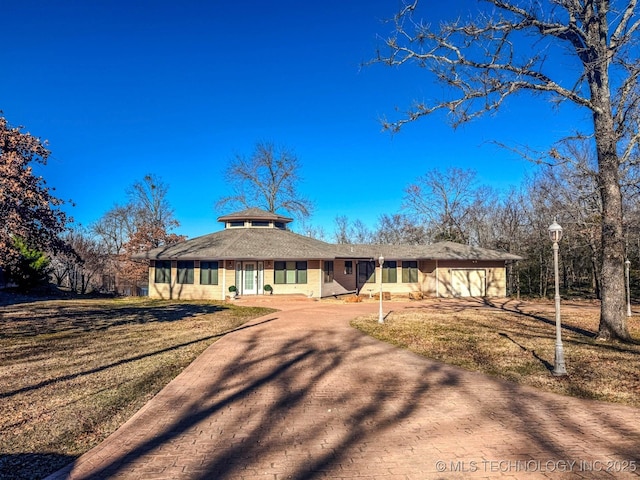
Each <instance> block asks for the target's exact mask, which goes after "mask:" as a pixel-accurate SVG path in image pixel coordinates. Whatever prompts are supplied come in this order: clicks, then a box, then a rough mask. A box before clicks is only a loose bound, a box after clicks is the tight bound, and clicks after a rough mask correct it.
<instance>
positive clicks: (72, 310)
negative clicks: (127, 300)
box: [0, 302, 229, 338]
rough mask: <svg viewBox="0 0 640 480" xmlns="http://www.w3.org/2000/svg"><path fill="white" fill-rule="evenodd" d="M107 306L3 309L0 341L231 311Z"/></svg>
mask: <svg viewBox="0 0 640 480" xmlns="http://www.w3.org/2000/svg"><path fill="white" fill-rule="evenodd" d="M105 305H106V308H102V309H97V308H95V307H87V308H82V307H81V306H80V307H79V306H78V305H75V304H74V305H69V306H65V304H64V302H62V303H59V304H58V303H56V305H55V306H49V305H46V304H43V305H39V304H38V303H35V304H33V305H32V304H30V305H29V306H22V307H14V308H10V309H3V310H0V338H9V337H31V336H36V335H48V334H60V333H69V334H73V333H75V332H93V331H102V330H107V329H109V328H113V327H117V326H120V325H127V324H131V323H137V324H145V323H151V322H175V321H179V320H184V319H187V318H190V317H196V316H198V315H206V314H211V313H216V312H221V311H223V310H227V309H228V308H229V307H227V306H225V305H216V304H190V303H175V304H168V305H162V304H160V305H153V304H151V305H148V304H140V305H139V306H138V305H135V306H131V305H128V306H124V307H121V306H118V305H117V304H110V303H106V304H105ZM30 312H32V315H30V314H29V313H30Z"/></svg>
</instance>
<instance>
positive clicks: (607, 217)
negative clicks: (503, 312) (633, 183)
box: [582, 1, 631, 341]
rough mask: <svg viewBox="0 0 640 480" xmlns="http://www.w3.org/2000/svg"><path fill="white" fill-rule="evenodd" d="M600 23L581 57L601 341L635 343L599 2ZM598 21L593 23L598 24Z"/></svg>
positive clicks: (589, 34) (603, 20) (589, 29)
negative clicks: (597, 219) (594, 164)
mask: <svg viewBox="0 0 640 480" xmlns="http://www.w3.org/2000/svg"><path fill="white" fill-rule="evenodd" d="M596 5H597V12H598V14H602V13H604V15H601V18H599V19H598V21H594V22H591V24H589V25H587V44H589V45H590V46H591V48H590V49H587V50H585V51H583V53H582V56H583V57H584V59H585V67H586V74H587V81H588V83H589V89H590V93H591V102H592V105H593V126H594V135H595V139H596V152H597V156H598V186H599V187H600V195H601V198H602V231H601V234H602V258H601V261H602V263H601V265H602V268H601V270H600V275H601V277H600V279H601V283H600V289H601V294H602V301H601V302H600V305H601V306H600V326H599V327H598V338H599V339H601V340H614V339H617V340H625V341H628V340H631V336H630V335H629V330H628V329H627V317H626V299H625V295H626V289H625V277H624V260H625V257H624V234H623V225H622V191H621V189H620V159H619V158H618V150H617V142H618V137H617V132H616V128H615V123H614V117H613V107H612V103H611V88H610V85H609V59H610V51H609V46H608V45H607V38H608V35H607V34H608V24H607V16H606V13H607V9H608V2H607V1H601V2H596ZM594 19H595V18H594Z"/></svg>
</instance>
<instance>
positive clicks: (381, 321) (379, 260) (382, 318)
mask: <svg viewBox="0 0 640 480" xmlns="http://www.w3.org/2000/svg"><path fill="white" fill-rule="evenodd" d="M378 262H380V316H379V317H378V323H384V316H383V314H382V265H384V257H383V256H382V255H380V257H379V258H378Z"/></svg>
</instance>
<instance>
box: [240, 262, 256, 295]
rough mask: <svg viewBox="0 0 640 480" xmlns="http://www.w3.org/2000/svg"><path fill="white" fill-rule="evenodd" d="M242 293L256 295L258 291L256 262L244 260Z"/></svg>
mask: <svg viewBox="0 0 640 480" xmlns="http://www.w3.org/2000/svg"><path fill="white" fill-rule="evenodd" d="M242 293H244V294H245V295H256V294H257V293H258V268H257V265H256V262H244V273H243V280H242Z"/></svg>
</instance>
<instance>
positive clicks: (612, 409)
mask: <svg viewBox="0 0 640 480" xmlns="http://www.w3.org/2000/svg"><path fill="white" fill-rule="evenodd" d="M242 301H244V300H241V302H242ZM263 301H271V302H274V303H272V305H273V306H274V307H279V308H282V309H283V310H282V311H280V312H277V313H274V314H271V315H267V316H264V317H261V318H258V319H256V320H254V321H252V322H251V323H250V324H249V325H248V328H242V329H239V330H238V331H235V332H233V333H231V334H229V335H227V336H225V337H224V338H222V339H221V340H219V341H218V342H216V343H214V344H213V345H211V346H210V347H209V348H208V349H207V350H206V351H205V352H204V353H203V354H202V355H201V356H200V357H199V358H198V359H197V360H196V361H195V362H194V363H193V364H191V365H190V366H189V367H188V368H187V369H186V370H185V371H184V372H182V374H180V375H179V376H178V377H177V378H176V379H175V380H174V381H172V382H171V383H170V384H169V385H168V386H167V387H166V388H165V389H164V390H162V391H161V392H160V393H159V394H158V395H157V396H156V397H155V398H154V399H152V400H151V401H150V402H149V403H148V404H147V405H146V406H145V407H144V408H142V409H141V410H140V411H139V412H138V413H137V414H136V415H135V416H134V417H132V418H131V419H130V420H129V421H128V422H127V423H126V424H124V425H123V426H122V427H121V428H120V429H119V430H118V431H117V432H115V433H114V434H113V435H111V436H110V437H109V438H107V439H106V440H105V441H104V442H103V443H102V444H101V445H99V446H97V447H96V448H94V449H93V450H91V451H89V452H88V453H86V454H85V455H83V456H82V457H80V458H79V459H78V460H77V461H76V462H75V463H74V464H72V465H70V466H68V467H67V468H66V469H63V470H61V471H59V472H57V473H56V474H54V475H52V476H50V477H49V479H62V478H65V479H66V478H73V479H89V478H90V479H96V478H126V479H182V478H185V479H195V478H203V479H205V478H206V479H247V480H249V479H260V480H265V479H270V480H284V479H307V478H332V479H336V478H357V479H360V480H363V479H381V480H382V479H384V480H408V479H412V480H413V479H432V478H496V477H501V478H518V479H519V478H527V479H529V478H531V479H535V478H598V479H602V478H638V477H640V410H638V409H634V408H628V407H624V406H619V405H611V404H605V403H598V402H591V401H583V400H577V399H572V398H567V397H562V396H557V395H553V394H548V393H543V392H539V391H537V390H534V389H530V388H525V387H520V386H517V385H514V384H511V383H507V382H502V381H499V380H495V379H493V378H490V377H487V376H484V375H481V374H475V373H471V372H467V371H464V370H461V369H458V368H454V367H450V366H447V365H444V364H442V363H438V362H435V361H431V360H428V359H425V358H422V357H419V356H417V355H414V354H412V353H409V352H406V351H403V350H400V349H397V348H394V347H391V346H389V345H386V344H384V343H381V342H378V341H376V340H374V339H372V338H369V337H367V336H366V335H363V334H361V333H360V332H358V331H356V330H354V329H352V328H350V327H349V320H350V319H351V318H353V317H356V316H358V315H361V314H366V313H375V312H377V304H375V303H364V304H331V303H325V302H313V301H309V300H299V301H287V302H284V303H283V304H278V303H277V302H278V300H273V297H268V300H263ZM387 305H388V306H389V308H392V309H394V310H398V309H400V308H404V307H406V306H408V305H409V304H403V303H396V302H392V303H389V304H387ZM411 305H412V306H415V304H411ZM634 462H635V463H634ZM607 470H609V471H607ZM632 470H636V472H635V473H632V472H631V471H632Z"/></svg>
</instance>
